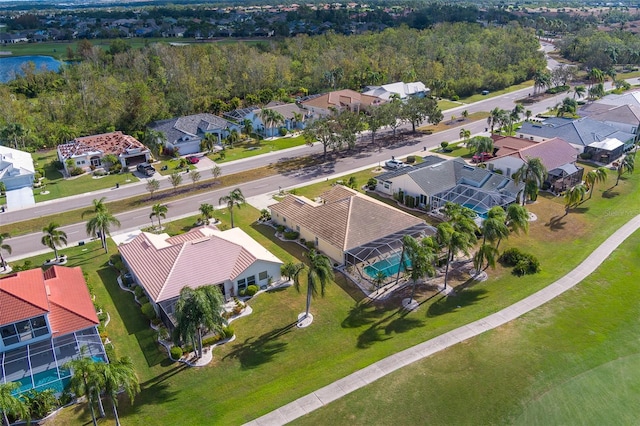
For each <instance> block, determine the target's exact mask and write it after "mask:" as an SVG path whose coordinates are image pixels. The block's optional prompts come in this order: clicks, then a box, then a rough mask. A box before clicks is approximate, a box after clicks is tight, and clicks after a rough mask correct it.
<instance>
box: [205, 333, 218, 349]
mask: <svg viewBox="0 0 640 426" xmlns="http://www.w3.org/2000/svg"><path fill="white" fill-rule="evenodd" d="M220 337H221V336H212V337H207V338H206V339H202V346H203V347H205V346H211V345H214V344H216V343H218V342H219V341H220Z"/></svg>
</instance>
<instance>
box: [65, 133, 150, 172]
mask: <svg viewBox="0 0 640 426" xmlns="http://www.w3.org/2000/svg"><path fill="white" fill-rule="evenodd" d="M57 149H58V160H60V162H61V163H62V164H63V165H64V168H65V171H66V172H67V173H71V172H72V170H73V169H74V168H79V169H82V170H83V171H89V170H92V169H95V168H98V167H104V164H103V160H104V157H105V156H106V155H114V156H115V157H116V158H117V159H118V162H119V165H120V166H122V167H123V168H124V167H132V166H136V165H137V164H140V163H144V162H146V161H149V158H150V156H151V153H150V151H149V149H148V148H147V147H146V146H144V145H143V144H142V143H141V142H140V141H138V140H137V139H136V138H134V137H133V136H129V135H126V134H124V133H122V132H121V131H116V132H110V133H102V134H99V135H92V136H83V137H78V138H75V139H74V140H72V141H70V142H67V143H64V144H61V145H58V148H57ZM111 166H115V165H114V164H111Z"/></svg>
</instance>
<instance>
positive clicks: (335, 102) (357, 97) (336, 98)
mask: <svg viewBox="0 0 640 426" xmlns="http://www.w3.org/2000/svg"><path fill="white" fill-rule="evenodd" d="M380 102H382V101H381V99H380V98H377V97H375V96H369V95H365V94H362V93H358V92H356V91H355V90H351V89H344V90H337V91H335V92H329V93H324V94H322V95H319V96H316V97H313V98H310V99H307V100H304V101H302V104H303V105H309V106H314V107H317V108H325V109H327V108H330V107H335V108H341V107H349V106H351V105H363V106H368V105H377V104H379V103H380Z"/></svg>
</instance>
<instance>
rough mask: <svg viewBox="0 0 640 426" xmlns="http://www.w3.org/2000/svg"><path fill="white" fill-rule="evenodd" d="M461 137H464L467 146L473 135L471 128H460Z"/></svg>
mask: <svg viewBox="0 0 640 426" xmlns="http://www.w3.org/2000/svg"><path fill="white" fill-rule="evenodd" d="M459 135H460V139H462V140H463V141H464V144H465V146H466V145H467V144H468V143H469V138H470V137H471V130H467V129H464V128H462V129H460V133H459Z"/></svg>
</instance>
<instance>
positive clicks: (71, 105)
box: [0, 23, 544, 147]
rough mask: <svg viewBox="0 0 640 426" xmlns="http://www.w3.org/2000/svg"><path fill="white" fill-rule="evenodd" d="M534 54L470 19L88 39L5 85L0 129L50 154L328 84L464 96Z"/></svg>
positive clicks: (503, 78) (512, 34) (518, 69)
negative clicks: (263, 33)
mask: <svg viewBox="0 0 640 426" xmlns="http://www.w3.org/2000/svg"><path fill="white" fill-rule="evenodd" d="M538 47H539V45H538V42H537V40H536V38H535V35H534V34H533V31H532V30H527V29H522V28H520V27H518V26H507V27H505V28H494V27H488V28H483V27H482V26H480V25H477V24H469V23H456V24H438V25H435V26H434V27H433V28H431V29H428V30H422V31H418V30H414V29H409V28H407V27H401V28H394V29H387V30H385V31H384V32H382V33H374V34H364V35H353V36H343V35H337V34H326V35H322V36H315V37H309V36H298V37H293V38H287V39H283V40H281V41H275V40H274V41H270V42H263V43H259V44H257V45H251V44H247V43H234V44H215V43H211V44H197V45H191V46H170V45H166V44H150V45H148V46H146V47H144V48H142V49H116V50H114V52H119V53H115V54H113V52H111V53H109V51H108V50H107V49H105V50H103V49H100V48H98V47H96V46H92V45H91V43H90V42H88V41H85V42H84V43H82V45H79V46H78V55H79V56H80V57H81V58H83V60H82V61H81V62H79V63H77V64H72V65H68V66H65V67H64V69H63V70H62V71H61V72H60V73H59V74H55V73H42V74H38V73H35V72H33V70H27V72H26V75H25V76H24V77H23V78H19V79H17V80H14V81H13V82H11V83H9V84H7V85H2V86H0V128H4V127H6V126H8V125H12V124H20V125H21V126H22V127H23V128H24V129H26V130H27V131H26V133H25V135H24V136H23V138H24V139H25V140H26V143H27V144H30V145H32V146H43V145H45V146H49V147H50V146H54V145H56V144H59V143H61V142H64V141H67V140H70V139H72V138H73V137H76V136H80V135H86V134H92V133H97V132H104V131H110V130H114V129H118V130H122V131H125V132H128V133H130V134H134V135H136V132H140V131H142V130H143V129H144V127H145V126H146V125H147V124H148V123H149V122H150V121H153V120H157V119H163V118H169V117H172V116H178V115H184V114H190V113H195V112H205V111H213V110H214V109H215V110H217V111H224V110H227V109H229V108H231V107H232V106H233V105H234V104H235V105H237V104H238V101H239V100H243V103H244V104H245V106H246V105H250V104H251V105H254V104H255V103H262V104H264V103H267V102H269V101H270V100H272V99H282V100H292V96H295V95H300V94H304V93H307V92H308V93H318V92H322V91H326V90H329V89H331V88H336V89H338V88H351V89H355V90H360V89H362V87H363V86H365V85H370V84H381V83H388V82H393V81H399V80H404V81H415V80H420V81H423V82H424V83H425V84H427V86H433V87H436V86H437V87H439V88H440V90H439V94H440V95H443V96H452V95H454V94H455V95H459V96H464V95H468V94H472V93H475V92H477V91H479V90H481V89H484V88H486V89H490V90H494V89H498V88H502V87H506V86H509V85H511V84H513V83H518V82H521V81H523V80H526V79H528V78H531V76H532V75H533V74H534V73H535V71H536V70H537V69H539V68H540V67H542V66H543V65H544V58H543V57H542V54H541V53H540V52H538V50H537V49H538ZM234 97H237V98H239V99H234ZM231 101H232V102H231ZM139 136H142V135H139Z"/></svg>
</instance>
